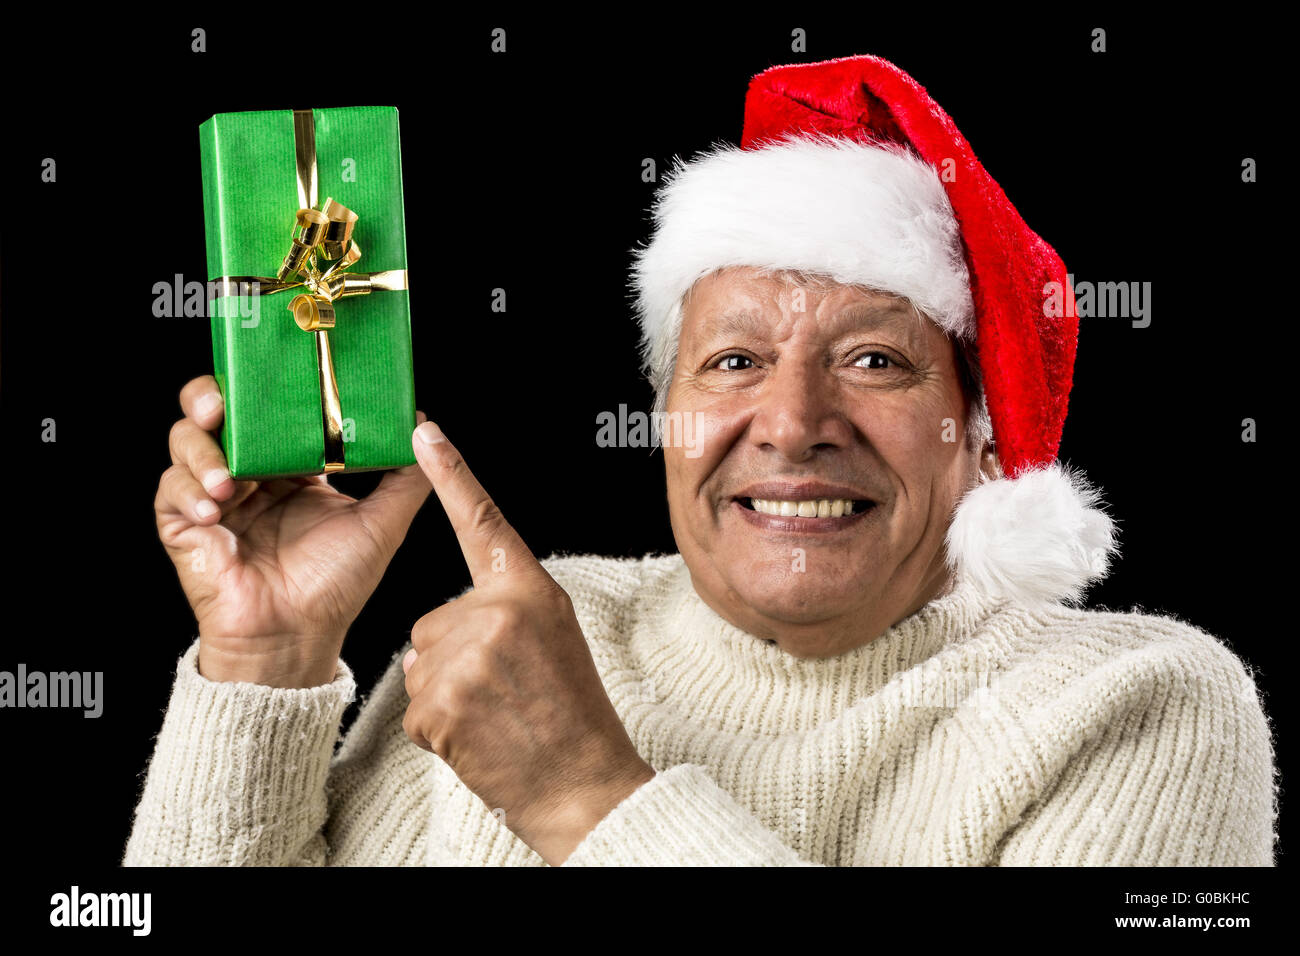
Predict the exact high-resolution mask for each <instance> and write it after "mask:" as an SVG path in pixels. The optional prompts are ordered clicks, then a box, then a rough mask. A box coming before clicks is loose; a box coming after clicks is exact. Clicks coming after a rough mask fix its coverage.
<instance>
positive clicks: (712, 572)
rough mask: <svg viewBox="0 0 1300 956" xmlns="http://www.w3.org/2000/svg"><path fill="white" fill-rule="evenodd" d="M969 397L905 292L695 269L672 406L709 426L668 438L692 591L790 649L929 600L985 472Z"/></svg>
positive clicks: (673, 495) (953, 363) (865, 635)
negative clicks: (957, 523)
mask: <svg viewBox="0 0 1300 956" xmlns="http://www.w3.org/2000/svg"><path fill="white" fill-rule="evenodd" d="M801 298H802V301H800V299H801ZM966 406H967V403H966V400H965V397H964V395H963V392H962V387H961V382H960V378H959V373H958V366H957V355H956V351H955V347H954V345H953V343H952V342H951V341H950V340H949V339H948V338H947V337H946V336H945V335H944V333H943V332H942V331H941V330H940V329H939V328H938V327H937V326H936V325H934V323H932V322H930V321H929V320H926V319H924V318H920V317H918V315H917V314H916V313H915V312H914V311H913V309H912V308H911V306H909V305H908V304H906V303H905V302H904V301H902V300H900V299H897V298H893V297H890V296H883V295H877V294H872V293H869V292H865V291H863V290H861V289H859V288H856V287H852V286H839V285H828V286H825V287H820V288H819V287H816V286H813V287H800V286H799V285H798V284H797V282H796V279H795V278H794V277H790V276H784V275H783V276H765V275H764V274H762V273H761V272H760V271H759V270H757V269H752V268H732V269H726V270H723V271H722V272H720V273H715V274H714V275H711V276H708V277H706V278H704V279H701V280H700V281H699V282H698V283H696V285H695V288H694V290H693V291H692V294H691V297H690V301H689V304H688V307H687V309H686V312H685V315H684V317H683V323H682V332H681V339H680V344H679V353H678V359H677V367H676V372H675V375H674V379H673V382H672V385H671V388H670V389H669V393H668V406H667V407H668V411H669V413H670V414H671V413H673V412H680V413H681V414H682V415H683V416H685V415H688V414H691V415H697V418H696V420H698V421H700V422H701V423H702V425H703V429H702V433H701V434H700V435H699V436H697V443H696V446H695V447H694V448H693V449H692V448H686V447H672V446H671V443H666V447H665V448H664V456H665V462H666V466H667V478H668V503H669V512H670V515H671V519H672V526H673V533H674V535H675V537H676V540H677V544H678V547H679V549H680V550H681V553H682V556H683V558H684V559H685V561H686V564H687V566H688V567H689V568H690V571H691V576H692V580H693V582H694V584H695V588H696V590H697V591H698V592H699V593H700V595H701V597H702V598H703V599H704V600H705V601H706V602H707V603H708V604H709V605H710V606H711V607H712V608H713V609H714V610H715V611H717V612H718V613H719V614H721V615H722V616H723V617H725V618H727V619H728V620H730V621H732V622H733V623H734V624H737V625H738V626H740V627H743V628H744V629H745V630H747V631H749V632H750V633H751V634H756V635H758V636H759V637H762V638H766V639H768V640H773V641H775V642H776V643H777V644H778V645H780V646H781V647H782V649H784V650H786V651H788V652H789V653H791V654H794V655H796V656H799V657H825V656H831V655H834V654H838V653H843V652H844V651H846V650H848V649H850V648H851V647H854V646H857V645H860V644H862V643H864V642H865V641H867V640H870V639H871V638H873V637H876V636H878V635H879V634H880V633H881V632H882V631H884V630H885V629H886V628H888V627H889V626H891V625H892V624H894V623H896V622H897V621H899V620H901V619H902V618H903V617H906V616H907V615H908V614H910V613H912V612H913V611H915V610H917V609H918V608H920V607H922V606H923V605H924V604H926V603H927V602H928V601H929V600H931V599H932V598H933V597H935V596H937V595H938V594H939V593H941V592H942V591H943V590H944V588H945V586H946V584H947V581H948V573H947V570H946V568H945V564H944V548H943V542H944V534H945V532H946V530H947V527H948V522H949V518H950V516H951V514H952V511H953V508H954V507H955V506H956V503H957V501H958V499H959V498H960V497H961V495H962V494H963V493H964V492H965V491H966V490H967V489H969V488H970V487H971V486H972V485H973V484H974V483H975V482H976V480H977V478H978V474H977V471H978V468H979V465H980V461H981V455H980V450H975V449H972V448H970V447H969V445H968V443H967V441H966V434H965V432H966V414H967V407H966ZM697 413H698V414H697ZM755 499H757V501H758V503H757V505H756V504H755ZM801 502H802V503H803V504H802V509H800V503H801ZM808 502H816V503H817V504H815V505H813V506H812V507H811V508H810V506H809V504H808ZM848 502H851V503H852V504H851V513H848V509H849V505H848ZM814 508H815V509H816V516H815V517H812V516H808V515H809V512H810V511H811V510H813V509H814ZM791 511H795V512H796V513H795V514H791V513H790V512H791ZM773 512H776V513H773ZM841 512H844V513H841Z"/></svg>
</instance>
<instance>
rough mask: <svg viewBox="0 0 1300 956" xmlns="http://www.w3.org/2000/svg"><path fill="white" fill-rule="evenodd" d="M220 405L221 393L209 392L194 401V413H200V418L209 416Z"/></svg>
mask: <svg viewBox="0 0 1300 956" xmlns="http://www.w3.org/2000/svg"><path fill="white" fill-rule="evenodd" d="M220 407H221V393H220V392H208V394H206V395H204V396H203V397H202V398H200V399H199V400H198V401H197V402H195V403H194V414H196V415H198V416H199V417H200V418H207V417H208V416H209V415H211V414H212V413H213V412H215V411H216V410H217V409H218V408H220Z"/></svg>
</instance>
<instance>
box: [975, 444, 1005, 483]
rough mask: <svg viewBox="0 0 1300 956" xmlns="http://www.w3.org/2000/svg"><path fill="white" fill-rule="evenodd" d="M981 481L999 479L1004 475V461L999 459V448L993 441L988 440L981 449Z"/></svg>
mask: <svg viewBox="0 0 1300 956" xmlns="http://www.w3.org/2000/svg"><path fill="white" fill-rule="evenodd" d="M979 470H980V483H981V484H983V483H984V482H986V481H997V480H998V479H999V478H1001V477H1002V462H1001V461H1000V460H999V459H998V450H997V448H995V447H994V446H993V442H991V441H986V442H985V443H984V447H983V448H981V449H980V457H979Z"/></svg>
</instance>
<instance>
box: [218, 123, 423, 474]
mask: <svg viewBox="0 0 1300 956" xmlns="http://www.w3.org/2000/svg"><path fill="white" fill-rule="evenodd" d="M293 142H294V158H295V160H296V166H297V175H298V205H299V209H298V212H297V215H296V221H295V223H294V227H293V233H292V240H291V245H290V247H289V252H288V254H287V255H286V256H285V257H284V261H283V262H282V263H281V264H280V269H279V271H278V272H277V273H276V274H275V277H274V278H270V277H268V276H222V277H221V278H220V279H218V280H217V283H218V284H219V288H218V289H217V290H216V294H217V295H237V294H240V293H241V292H247V291H249V289H248V286H250V285H251V286H253V287H254V288H255V289H256V291H257V292H258V293H261V294H265V295H274V294H275V293H277V292H283V291H285V290H287V289H299V288H301V289H306V290H307V291H306V292H303V293H300V294H299V295H296V296H294V297H293V299H292V300H291V301H290V302H289V305H288V306H287V308H288V310H289V311H290V312H292V313H293V320H294V322H296V323H297V324H298V328H300V329H302V330H303V331H304V332H310V333H312V335H314V336H315V338H316V363H317V367H318V368H319V370H320V404H321V418H322V421H323V423H324V428H325V468H324V473H325V474H331V473H333V472H336V471H342V470H343V468H344V461H343V408H342V404H341V403H340V401H339V386H338V380H337V379H336V378H335V375H334V357H333V355H332V354H331V352H330V340H329V330H330V329H332V328H334V322H335V316H334V302H335V300H336V299H343V298H347V297H348V296H353V295H369V294H370V293H371V292H372V291H375V290H377V289H378V290H384V291H397V290H401V289H405V288H406V270H405V269H389V270H387V271H385V272H349V271H348V270H349V269H350V268H351V267H352V266H354V265H356V263H357V260H359V259H360V258H361V247H360V246H358V245H357V243H356V241H355V240H354V239H353V238H352V229H353V227H354V226H355V225H356V223H357V219H358V216H357V214H356V213H355V212H353V211H352V210H351V209H348V208H347V207H346V206H344V205H343V204H342V203H337V202H335V201H334V200H333V199H331V198H326V200H325V205H324V206H322V207H321V208H320V209H316V202H317V191H316V188H317V175H316V121H315V116H314V114H313V113H312V111H311V110H294V111H293Z"/></svg>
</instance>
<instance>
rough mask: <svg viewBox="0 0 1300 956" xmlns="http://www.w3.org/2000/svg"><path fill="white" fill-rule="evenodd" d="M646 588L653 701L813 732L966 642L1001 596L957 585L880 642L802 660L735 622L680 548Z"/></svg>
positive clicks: (712, 718) (633, 640) (641, 644)
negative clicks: (704, 593) (704, 591)
mask: <svg viewBox="0 0 1300 956" xmlns="http://www.w3.org/2000/svg"><path fill="white" fill-rule="evenodd" d="M650 590H651V593H644V592H643V597H644V598H645V599H646V603H644V604H643V605H642V609H643V614H642V615H638V620H636V621H635V622H634V624H633V627H632V629H631V635H630V644H631V649H632V651H633V653H634V654H635V655H636V657H637V658H638V659H639V660H640V661H641V662H642V664H643V666H644V667H645V669H646V675H647V677H648V678H649V681H650V683H651V685H652V692H653V694H654V696H655V698H656V699H658V700H660V701H662V702H666V703H670V704H672V705H673V706H674V707H675V708H676V709H679V710H683V711H688V712H689V713H691V714H692V716H693V717H696V718H699V719H701V720H703V721H704V722H707V723H711V724H712V725H714V726H717V727H720V728H724V729H729V730H749V731H752V732H757V733H781V732H790V731H797V730H807V729H810V728H811V727H814V726H818V725H820V724H822V723H823V722H825V721H827V720H832V719H834V718H835V717H837V716H839V715H840V714H841V713H843V712H844V710H845V709H846V708H847V707H849V706H850V705H851V704H852V703H853V702H854V701H857V700H860V699H861V698H863V697H865V696H867V695H870V694H872V693H874V692H875V691H877V690H879V689H880V688H881V687H883V686H884V685H885V684H887V683H888V682H889V681H890V680H891V679H892V678H893V677H894V676H895V675H897V674H900V673H902V672H904V671H907V670H910V669H912V668H914V667H917V666H919V665H920V664H922V663H923V662H924V661H926V660H927V659H929V658H931V657H933V656H934V655H935V654H937V653H938V652H939V651H940V650H941V649H942V648H943V647H945V646H947V645H949V644H952V643H954V642H957V641H961V640H963V639H965V638H967V637H968V636H970V635H971V634H973V633H974V632H975V631H977V630H978V629H979V627H980V625H981V624H982V623H983V622H984V621H985V620H986V619H987V618H988V616H989V615H990V614H991V613H992V611H993V610H994V609H995V608H996V607H997V606H998V604H999V602H998V601H996V600H992V599H989V598H988V597H987V596H986V595H984V594H982V593H981V592H980V591H978V590H977V589H976V588H974V587H973V586H971V585H970V584H968V583H964V582H962V581H958V583H957V586H956V587H955V588H954V589H953V590H951V591H950V592H948V593H947V594H945V595H943V596H942V597H938V598H936V599H935V600H933V601H931V602H930V603H929V604H927V605H925V606H924V607H923V608H921V609H920V610H918V611H917V612H916V613H915V614H912V615H911V616H910V617H907V618H905V619H903V620H902V621H899V622H898V623H897V624H895V625H894V626H893V627H891V628H889V630H887V631H885V633H883V634H881V635H880V636H879V637H877V638H876V639H875V640H873V641H870V642H868V643H867V644H864V645H862V646H861V647H857V648H854V649H853V650H851V651H848V652H846V653H844V654H841V655H839V656H837V657H830V658H812V659H809V658H798V657H794V656H792V655H790V654H788V653H786V652H785V651H783V650H781V649H780V648H779V647H778V646H776V645H775V644H769V643H768V642H767V641H765V640H763V639H761V638H758V637H755V636H754V635H752V634H749V633H748V632H746V631H744V630H742V629H740V628H738V627H736V626H735V625H734V624H731V623H730V622H729V621H727V620H726V619H725V618H723V617H721V616H720V615H719V614H718V613H717V612H716V611H714V610H713V609H712V608H711V607H709V605H708V604H706V603H705V602H704V600H703V599H702V598H701V597H700V596H699V594H697V593H696V591H695V587H694V585H693V584H692V583H691V576H690V572H689V570H688V569H687V567H686V564H685V562H684V561H683V560H682V559H681V557H680V556H677V560H676V562H675V564H674V566H673V567H672V568H671V570H670V571H669V573H667V574H666V575H664V576H663V577H662V578H661V579H660V580H659V581H657V582H656V583H655V584H654V585H652V586H651V589H650Z"/></svg>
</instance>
